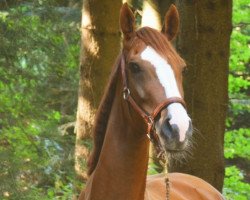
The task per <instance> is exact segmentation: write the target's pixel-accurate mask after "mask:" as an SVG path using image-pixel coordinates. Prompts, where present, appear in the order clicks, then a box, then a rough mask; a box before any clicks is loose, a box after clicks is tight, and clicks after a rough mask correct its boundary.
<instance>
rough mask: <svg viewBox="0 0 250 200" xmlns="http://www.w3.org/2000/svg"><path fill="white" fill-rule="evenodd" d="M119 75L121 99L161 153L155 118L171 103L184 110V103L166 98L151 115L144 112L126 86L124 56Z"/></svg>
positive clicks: (176, 99)
mask: <svg viewBox="0 0 250 200" xmlns="http://www.w3.org/2000/svg"><path fill="white" fill-rule="evenodd" d="M121 74H122V82H123V99H124V100H126V101H128V102H129V103H130V104H131V106H132V107H133V109H134V110H135V111H136V112H137V113H138V114H139V115H140V116H141V117H142V119H143V120H144V121H145V123H146V124H147V136H148V138H149V139H150V141H151V142H152V143H153V144H154V145H155V147H156V148H157V151H158V152H162V151H163V149H162V147H161V144H160V141H159V137H158V135H157V134H156V131H155V127H154V125H155V118H156V116H157V115H158V114H159V113H160V112H161V111H162V109H163V108H166V107H168V106H169V105H170V104H172V103H180V104H182V105H183V106H184V107H185V108H186V103H185V101H184V100H183V99H182V98H180V97H170V98H167V99H166V100H165V101H163V102H162V103H160V104H159V105H158V106H157V107H156V108H155V109H154V111H153V113H152V114H149V113H147V112H145V111H144V110H143V109H142V108H141V107H140V106H139V105H138V104H137V103H136V102H135V100H134V99H133V97H132V96H131V93H130V90H129V87H128V84H127V77H126V71H125V60H124V56H123V55H122V57H121Z"/></svg>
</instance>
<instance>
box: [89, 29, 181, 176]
mask: <svg viewBox="0 0 250 200" xmlns="http://www.w3.org/2000/svg"><path fill="white" fill-rule="evenodd" d="M136 36H137V37H138V38H140V39H141V40H143V41H144V42H145V43H146V44H147V45H149V46H151V47H152V48H153V49H155V50H156V51H157V52H158V53H160V54H161V55H162V56H166V57H167V58H168V61H169V62H170V64H171V65H172V66H177V65H179V66H180V65H184V64H185V63H184V61H183V59H182V58H181V57H180V56H179V55H178V54H177V53H176V52H175V50H174V48H173V47H172V45H171V44H170V42H169V41H168V40H167V37H166V36H164V35H163V34H162V33H160V32H158V31H156V30H154V29H152V28H149V27H143V28H140V29H139V30H138V31H136ZM121 56H122V55H120V56H118V58H117V60H116V62H115V65H114V67H113V69H112V73H111V75H110V78H109V83H108V85H107V87H106V89H105V92H104V95H103V97H102V100H101V103H100V106H99V108H98V111H97V114H96V118H95V125H94V127H93V139H94V149H93V151H92V153H91V156H90V158H89V160H88V167H89V169H88V175H90V174H91V173H92V172H93V171H94V169H95V168H96V165H97V163H98V160H99V156H100V153H101V150H102V146H103V141H104V138H105V133H106V129H107V124H108V121H109V115H110V112H111V107H112V104H113V100H114V96H115V89H116V82H117V77H118V72H119V66H120V64H121Z"/></svg>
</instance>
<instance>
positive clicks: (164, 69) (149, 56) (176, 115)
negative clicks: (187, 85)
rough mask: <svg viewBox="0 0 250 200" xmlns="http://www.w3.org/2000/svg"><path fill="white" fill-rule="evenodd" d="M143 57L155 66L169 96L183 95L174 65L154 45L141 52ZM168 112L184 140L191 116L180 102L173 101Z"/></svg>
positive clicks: (181, 138) (171, 122) (171, 121)
mask: <svg viewBox="0 0 250 200" xmlns="http://www.w3.org/2000/svg"><path fill="white" fill-rule="evenodd" d="M141 58H142V59H143V60H146V61H148V62H150V63H151V64H152V65H153V66H154V67H155V71H156V74H157V76H158V79H159V81H160V83H161V85H162V86H163V88H164V90H165V94H166V97H167V98H170V97H181V95H180V92H179V89H178V87H177V83H176V80H175V75H174V72H173V70H172V67H171V66H170V65H169V64H168V62H167V61H166V60H165V59H163V58H162V57H161V56H160V55H159V54H158V53H157V52H156V51H155V50H154V49H153V48H152V47H149V46H147V47H146V49H144V51H143V52H142V53H141ZM167 109H168V113H169V114H170V115H171V119H170V121H169V123H170V124H176V125H177V126H178V128H179V130H180V141H184V139H185V135H186V132H187V130H188V128H189V121H191V120H190V118H189V117H188V115H187V112H186V110H185V108H184V107H183V106H182V105H181V104H180V103H173V104H170V105H169V106H168V108H167Z"/></svg>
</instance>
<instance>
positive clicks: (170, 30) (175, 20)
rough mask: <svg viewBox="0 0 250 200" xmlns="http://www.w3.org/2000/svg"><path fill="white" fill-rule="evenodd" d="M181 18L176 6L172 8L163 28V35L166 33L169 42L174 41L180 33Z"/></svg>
mask: <svg viewBox="0 0 250 200" xmlns="http://www.w3.org/2000/svg"><path fill="white" fill-rule="evenodd" d="M179 21H180V17H179V13H178V10H177V8H176V7H175V5H174V4H172V5H171V6H170V8H169V9H168V11H167V13H166V15H165V21H164V24H163V27H162V33H164V34H165V35H166V36H167V38H168V40H169V41H171V40H173V39H174V38H175V37H176V35H177V33H178V31H179V23H180V22H179Z"/></svg>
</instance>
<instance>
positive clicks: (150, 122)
mask: <svg viewBox="0 0 250 200" xmlns="http://www.w3.org/2000/svg"><path fill="white" fill-rule="evenodd" d="M152 124H154V120H153V118H152V117H151V116H148V125H152Z"/></svg>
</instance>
